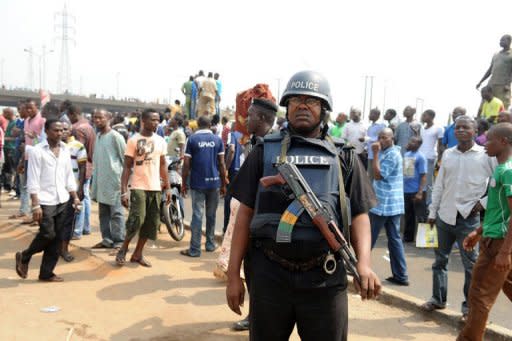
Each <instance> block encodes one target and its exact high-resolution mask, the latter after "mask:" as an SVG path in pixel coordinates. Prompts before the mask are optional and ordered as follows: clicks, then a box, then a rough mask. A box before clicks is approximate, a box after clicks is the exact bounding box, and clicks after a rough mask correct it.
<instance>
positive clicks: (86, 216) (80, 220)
mask: <svg viewBox="0 0 512 341" xmlns="http://www.w3.org/2000/svg"><path fill="white" fill-rule="evenodd" d="M90 184H91V179H87V180H85V182H84V200H82V206H83V208H82V210H81V211H80V214H79V215H78V216H77V217H76V221H75V231H74V235H75V236H77V237H81V236H82V234H89V233H91V220H90V218H91V197H90V195H89V186H90Z"/></svg>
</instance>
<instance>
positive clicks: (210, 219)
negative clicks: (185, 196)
mask: <svg viewBox="0 0 512 341" xmlns="http://www.w3.org/2000/svg"><path fill="white" fill-rule="evenodd" d="M190 195H191V197H192V221H191V222H190V231H191V234H192V236H191V238H190V249H189V252H190V254H191V255H193V256H197V255H201V227H202V225H203V211H204V210H205V206H206V211H205V216H206V244H205V248H206V250H213V249H214V248H215V219H216V215H217V206H218V204H219V189H218V188H215V189H191V190H190Z"/></svg>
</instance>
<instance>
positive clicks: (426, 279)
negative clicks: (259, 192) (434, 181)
mask: <svg viewBox="0 0 512 341" xmlns="http://www.w3.org/2000/svg"><path fill="white" fill-rule="evenodd" d="M223 217H224V202H223V201H221V202H220V203H219V208H218V210H217V220H216V221H217V223H216V225H215V232H216V234H219V235H220V234H222V226H223V219H224V218H223ZM185 218H186V220H187V221H190V218H191V200H190V197H189V198H187V199H186V200H185ZM204 224H205V221H204V219H203V229H204ZM405 252H406V260H407V266H408V271H409V277H410V283H411V285H410V286H409V287H401V286H396V285H393V289H395V290H398V291H400V292H403V293H406V294H408V295H411V296H414V297H417V298H420V299H425V300H427V299H428V298H430V296H431V293H432V270H431V267H432V263H433V261H434V252H433V251H432V250H429V249H419V248H416V247H415V246H414V245H412V244H406V245H405ZM388 259H389V257H388V254H387V238H386V235H385V232H384V231H383V232H382V233H381V235H380V236H379V239H378V241H377V244H376V247H375V249H374V251H373V253H372V264H373V268H374V270H375V271H376V272H377V274H378V275H379V277H380V278H381V280H384V278H386V277H389V276H390V275H391V268H390V265H389V260H388ZM449 268H450V271H449V274H448V308H449V309H451V310H454V311H460V305H461V302H462V299H463V293H462V286H463V283H464V267H463V266H462V261H461V258H460V254H459V251H458V250H454V251H453V252H452V255H451V257H450V264H449ZM385 285H392V284H386V283H385ZM511 309H512V303H511V302H510V301H509V300H508V299H507V297H506V296H505V295H504V294H503V293H501V294H500V296H499V297H498V300H497V302H496V304H495V306H494V307H493V309H492V311H491V315H490V318H489V320H490V321H491V322H492V323H496V324H498V325H501V326H503V327H506V328H508V329H512V319H511V318H510V311H511Z"/></svg>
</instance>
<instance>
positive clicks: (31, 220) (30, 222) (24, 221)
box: [21, 217, 35, 225]
mask: <svg viewBox="0 0 512 341" xmlns="http://www.w3.org/2000/svg"><path fill="white" fill-rule="evenodd" d="M34 222H35V220H34V219H32V217H27V218H25V219H23V220H22V221H21V223H22V224H23V225H30V224H32V223H34Z"/></svg>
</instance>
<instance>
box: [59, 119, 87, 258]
mask: <svg viewBox="0 0 512 341" xmlns="http://www.w3.org/2000/svg"><path fill="white" fill-rule="evenodd" d="M62 142H64V143H66V147H67V148H68V150H69V154H70V155H71V166H72V168H73V175H74V176H75V180H76V183H77V186H78V191H77V195H78V197H79V198H80V199H81V200H82V199H83V196H84V183H85V167H86V164H87V151H86V150H85V146H84V145H83V144H82V143H81V142H80V141H78V140H75V137H74V136H73V135H71V125H70V124H69V123H67V122H62ZM77 219H78V217H77V215H76V212H75V210H73V209H71V210H68V213H67V217H66V221H65V225H64V228H63V229H62V231H61V232H62V233H61V248H60V256H61V257H62V258H63V259H64V260H65V261H66V262H71V261H73V259H74V257H73V255H71V253H69V248H68V247H69V241H70V240H71V238H72V236H73V227H74V226H75V223H76V220H77Z"/></svg>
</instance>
